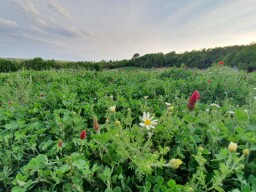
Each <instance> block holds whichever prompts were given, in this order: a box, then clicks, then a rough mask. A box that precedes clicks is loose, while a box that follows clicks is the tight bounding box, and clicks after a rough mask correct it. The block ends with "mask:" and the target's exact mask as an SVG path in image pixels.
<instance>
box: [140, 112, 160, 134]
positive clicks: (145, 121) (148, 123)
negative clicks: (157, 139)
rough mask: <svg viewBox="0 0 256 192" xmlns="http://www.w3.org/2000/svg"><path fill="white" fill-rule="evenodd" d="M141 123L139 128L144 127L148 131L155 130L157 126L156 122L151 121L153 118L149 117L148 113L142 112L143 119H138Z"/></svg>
mask: <svg viewBox="0 0 256 192" xmlns="http://www.w3.org/2000/svg"><path fill="white" fill-rule="evenodd" d="M140 118H141V120H142V121H143V123H140V126H142V127H146V128H147V129H148V130H149V129H150V128H155V125H157V120H153V118H154V116H152V117H151V115H150V113H149V112H147V113H146V112H143V117H140Z"/></svg>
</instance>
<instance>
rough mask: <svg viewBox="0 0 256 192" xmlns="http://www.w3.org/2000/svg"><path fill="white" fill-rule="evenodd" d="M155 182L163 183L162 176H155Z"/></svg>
mask: <svg viewBox="0 0 256 192" xmlns="http://www.w3.org/2000/svg"><path fill="white" fill-rule="evenodd" d="M156 182H157V183H158V185H163V183H164V178H163V177H161V176H157V179H156Z"/></svg>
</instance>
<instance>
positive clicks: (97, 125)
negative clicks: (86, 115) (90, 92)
mask: <svg viewBox="0 0 256 192" xmlns="http://www.w3.org/2000/svg"><path fill="white" fill-rule="evenodd" d="M93 129H94V130H95V131H96V132H97V133H98V132H99V131H100V125H99V123H98V121H97V119H96V118H94V119H93Z"/></svg>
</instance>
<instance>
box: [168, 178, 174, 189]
mask: <svg viewBox="0 0 256 192" xmlns="http://www.w3.org/2000/svg"><path fill="white" fill-rule="evenodd" d="M167 185H168V186H169V187H171V188H172V187H175V185H176V182H175V181H174V180H173V179H170V180H169V181H168V183H167Z"/></svg>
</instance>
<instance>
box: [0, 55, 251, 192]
mask: <svg viewBox="0 0 256 192" xmlns="http://www.w3.org/2000/svg"><path fill="white" fill-rule="evenodd" d="M139 58H140V57H139ZM139 58H137V59H139ZM137 59H136V60H137ZM209 80H211V81H209ZM255 84H256V74H255V73H249V74H247V73H245V72H243V71H236V70H233V69H231V68H227V67H225V66H214V67H212V68H210V69H207V70H203V71H200V70H187V69H185V68H172V69H168V70H141V71H100V72H96V71H88V70H75V69H65V70H48V71H19V72H15V73H9V74H4V73H2V74H0V91H1V93H2V94H1V95H0V101H1V106H0V191H14V192H15V191H116V192H118V191H177V192H178V191H187V192H190V191H198V192H199V191H233V192H235V191H241V192H246V191H255V189H256V186H255V183H256V182H255V181H256V178H255V172H256V161H255V157H256V156H255V150H256V135H255V133H256V126H255V124H256V107H255V106H256V105H255V104H256V87H255ZM194 90H198V91H199V92H200V95H201V97H200V100H199V101H197V103H196V105H195V108H194V110H193V111H189V110H188V109H187V105H188V101H189V98H190V96H191V93H192V92H193V91H194ZM166 102H167V103H166ZM170 103H171V105H170ZM113 106H116V107H115V108H113ZM109 108H110V109H111V110H110V109H109ZM113 109H115V110H113ZM143 112H149V113H150V114H152V115H153V116H155V118H154V119H158V124H157V125H156V127H155V128H154V129H150V131H148V130H147V129H146V128H144V127H141V126H140V125H139V123H140V122H141V118H140V116H142V115H143ZM95 118H96V119H97V120H98V123H99V127H100V131H95V130H94V127H93V120H94V119H95ZM82 130H86V133H87V134H86V138H85V139H83V140H82V139H80V134H81V132H82ZM230 142H234V143H237V144H238V149H237V151H236V152H230V151H229V150H228V146H229V143H230ZM244 149H249V154H248V153H247V154H243V152H242V151H243V150H244ZM178 160H179V161H178ZM177 161H178V162H179V164H178V165H177V164H175V165H173V163H175V162H177ZM181 161H182V164H181V165H180V163H181Z"/></svg>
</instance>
